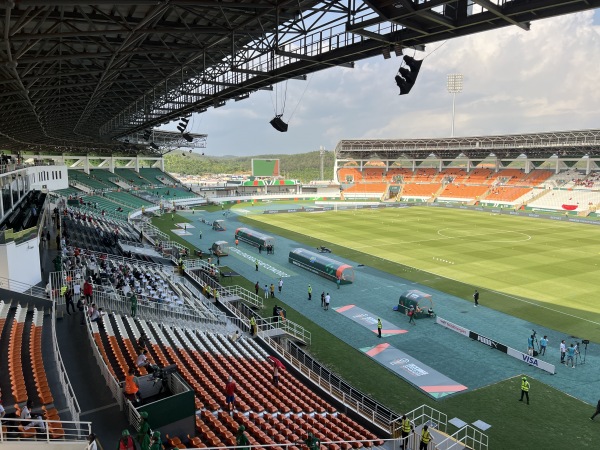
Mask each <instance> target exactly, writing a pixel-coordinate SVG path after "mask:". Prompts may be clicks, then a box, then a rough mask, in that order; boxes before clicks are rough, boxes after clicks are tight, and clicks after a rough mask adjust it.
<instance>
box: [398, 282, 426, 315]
mask: <svg viewBox="0 0 600 450" xmlns="http://www.w3.org/2000/svg"><path fill="white" fill-rule="evenodd" d="M411 306H412V307H413V308H414V309H415V319H422V318H423V317H428V316H429V314H428V311H429V309H430V308H431V310H433V301H432V300H431V295H429V294H426V293H425V292H421V291H419V290H417V289H411V290H410V291H406V292H404V293H403V294H402V295H401V296H400V300H398V307H397V308H394V309H397V310H398V311H400V312H401V313H402V314H406V313H408V310H409V309H410V308H411Z"/></svg>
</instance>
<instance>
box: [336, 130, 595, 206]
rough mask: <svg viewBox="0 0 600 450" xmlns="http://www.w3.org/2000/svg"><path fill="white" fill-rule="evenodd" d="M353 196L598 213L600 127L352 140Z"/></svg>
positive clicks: (348, 162) (348, 195) (349, 185)
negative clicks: (597, 128)
mask: <svg viewBox="0 0 600 450" xmlns="http://www.w3.org/2000/svg"><path fill="white" fill-rule="evenodd" d="M335 156H336V159H335V166H334V176H335V178H336V180H337V181H338V182H339V183H340V185H341V186H342V189H343V197H344V198H345V199H377V200H382V201H394V200H397V201H401V200H402V201H417V202H457V203H466V204H479V203H481V204H484V205H485V204H490V205H496V206H499V205H502V206H509V207H522V208H527V207H529V208H540V209H550V210H564V211H567V212H569V211H571V212H576V213H578V214H579V215H587V214H589V213H594V212H595V211H596V209H597V208H598V206H599V205H600V197H599V194H598V189H600V182H599V174H600V167H599V166H598V163H599V162H600V130H587V131H573V132H562V133H538V134H526V135H507V136H476V137H467V138H449V139H409V140H344V141H340V143H339V144H338V145H337V147H336V150H335Z"/></svg>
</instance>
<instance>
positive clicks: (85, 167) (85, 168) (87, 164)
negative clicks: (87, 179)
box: [83, 155, 90, 175]
mask: <svg viewBox="0 0 600 450" xmlns="http://www.w3.org/2000/svg"><path fill="white" fill-rule="evenodd" d="M83 171H84V172H85V173H87V174H88V175H89V174H90V157H89V156H88V155H85V159H84V160H83Z"/></svg>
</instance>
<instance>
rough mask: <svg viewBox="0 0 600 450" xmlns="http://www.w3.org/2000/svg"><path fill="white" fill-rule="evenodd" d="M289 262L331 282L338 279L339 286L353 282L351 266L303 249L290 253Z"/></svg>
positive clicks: (296, 249)
mask: <svg viewBox="0 0 600 450" xmlns="http://www.w3.org/2000/svg"><path fill="white" fill-rule="evenodd" d="M289 262H291V263H292V264H294V265H296V266H298V267H302V268H303V269H306V270H308V271H309V272H312V273H316V274H317V275H320V276H322V277H323V278H327V279H328V280H331V281H336V280H337V279H338V278H339V279H340V284H350V283H352V282H353V281H354V269H353V268H352V266H350V265H348V264H346V263H343V262H340V261H336V260H335V259H332V258H328V257H327V256H324V255H323V254H321V253H315V252H312V251H310V250H306V249H304V248H295V249H293V250H292V251H290V254H289Z"/></svg>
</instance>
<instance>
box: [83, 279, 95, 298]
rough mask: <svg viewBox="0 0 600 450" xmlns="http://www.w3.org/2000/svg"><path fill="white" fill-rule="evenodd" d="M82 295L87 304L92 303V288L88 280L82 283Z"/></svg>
mask: <svg viewBox="0 0 600 450" xmlns="http://www.w3.org/2000/svg"><path fill="white" fill-rule="evenodd" d="M83 295H84V296H85V300H86V302H87V303H88V304H89V303H91V302H92V296H93V295H94V288H93V287H92V283H90V279H89V278H88V279H87V280H85V283H83Z"/></svg>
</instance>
